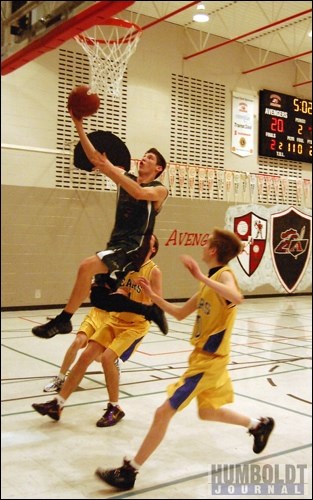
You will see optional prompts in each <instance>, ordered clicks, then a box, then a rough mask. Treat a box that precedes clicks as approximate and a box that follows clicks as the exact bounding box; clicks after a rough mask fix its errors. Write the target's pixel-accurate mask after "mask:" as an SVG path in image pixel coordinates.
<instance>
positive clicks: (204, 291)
mask: <svg viewBox="0 0 313 500" xmlns="http://www.w3.org/2000/svg"><path fill="white" fill-rule="evenodd" d="M224 271H229V272H231V273H232V275H233V277H234V279H235V282H236V285H237V287H238V289H239V286H238V282H237V280H236V277H235V275H234V273H233V271H232V269H231V268H230V267H228V266H224V267H222V268H220V269H218V270H217V271H216V273H214V274H213V275H212V276H211V277H210V278H211V279H212V280H214V281H219V278H220V276H221V274H222V273H223V272H224ZM236 314H237V307H236V304H233V303H232V302H229V301H228V300H226V299H224V297H221V295H219V294H218V293H216V292H215V291H214V290H212V288H210V287H208V286H206V285H204V284H201V286H200V290H199V302H198V310H197V317H196V321H195V324H194V328H193V332H192V337H191V340H190V341H191V344H193V345H194V346H195V347H196V348H198V349H201V350H202V351H204V352H207V353H214V354H217V355H220V356H227V355H229V351H230V336H231V332H232V328H233V324H234V321H235V318H236Z"/></svg>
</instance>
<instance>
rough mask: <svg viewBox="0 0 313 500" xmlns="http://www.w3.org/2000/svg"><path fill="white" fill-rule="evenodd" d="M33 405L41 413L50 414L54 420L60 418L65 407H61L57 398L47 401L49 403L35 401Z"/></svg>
mask: <svg viewBox="0 0 313 500" xmlns="http://www.w3.org/2000/svg"><path fill="white" fill-rule="evenodd" d="M32 407H33V408H34V410H36V411H37V412H38V413H40V415H48V416H49V417H50V418H52V420H60V416H61V413H62V410H63V408H61V407H60V405H59V403H58V401H57V399H52V401H47V403H39V404H38V403H33V404H32Z"/></svg>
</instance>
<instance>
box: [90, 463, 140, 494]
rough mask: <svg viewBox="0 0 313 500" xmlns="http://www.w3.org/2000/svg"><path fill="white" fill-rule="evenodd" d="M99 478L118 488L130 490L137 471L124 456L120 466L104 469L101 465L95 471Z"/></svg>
mask: <svg viewBox="0 0 313 500" xmlns="http://www.w3.org/2000/svg"><path fill="white" fill-rule="evenodd" d="M95 474H96V476H98V478H99V479H101V480H102V481H104V482H105V483H107V484H109V485H110V486H114V487H115V488H118V489H119V490H131V489H132V488H133V487H134V484H135V481H136V476H137V474H138V471H137V470H136V469H134V467H132V466H131V465H130V461H128V460H126V459H125V458H124V462H123V465H122V467H119V468H118V469H111V470H105V469H102V468H101V467H98V469H97V470H96V472H95Z"/></svg>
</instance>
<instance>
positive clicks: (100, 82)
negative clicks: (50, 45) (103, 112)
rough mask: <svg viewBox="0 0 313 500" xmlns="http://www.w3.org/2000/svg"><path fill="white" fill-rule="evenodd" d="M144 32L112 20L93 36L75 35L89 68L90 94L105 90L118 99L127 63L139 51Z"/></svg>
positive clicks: (128, 23)
mask: <svg viewBox="0 0 313 500" xmlns="http://www.w3.org/2000/svg"><path fill="white" fill-rule="evenodd" d="M141 33H142V30H141V28H140V27H139V26H137V25H136V24H134V23H131V22H129V21H125V20H123V19H117V18H115V17H112V18H111V19H108V20H107V21H105V23H104V25H103V26H95V27H94V37H91V36H89V35H87V34H85V33H82V34H79V35H77V36H75V37H74V38H75V40H76V42H77V43H78V44H79V45H80V46H81V47H82V48H83V49H84V51H85V52H86V54H87V56H88V60H89V65H90V92H92V93H99V92H101V91H103V92H104V93H106V94H111V95H112V96H113V97H115V98H119V97H120V95H121V90H122V82H123V76H124V73H125V71H126V68H127V63H128V60H129V59H130V57H131V56H132V54H133V53H134V52H135V50H136V48H137V44H138V42H139V39H140V36H141Z"/></svg>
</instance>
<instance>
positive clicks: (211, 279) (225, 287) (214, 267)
mask: <svg viewBox="0 0 313 500" xmlns="http://www.w3.org/2000/svg"><path fill="white" fill-rule="evenodd" d="M241 251H242V242H241V240H240V239H239V238H238V237H237V235H235V234H234V233H233V232H231V231H227V230H221V229H217V228H216V229H214V231H213V232H212V234H210V236H209V238H208V241H207V244H206V246H205V247H204V249H203V261H204V262H205V263H206V264H207V266H208V268H209V275H208V276H206V275H205V274H203V273H202V271H201V269H200V267H199V265H198V264H197V262H196V261H195V260H194V259H193V258H192V257H190V256H187V255H184V256H182V258H181V259H182V262H183V264H184V266H185V267H186V268H187V269H188V270H189V271H190V273H191V274H192V275H193V276H194V278H196V279H197V280H199V281H200V288H199V291H198V292H197V293H196V294H195V295H193V297H191V298H190V299H189V300H188V301H187V302H185V303H184V304H183V305H182V306H177V305H175V304H172V303H169V302H167V301H166V300H164V299H163V298H162V297H160V296H159V295H158V294H157V293H155V292H154V291H153V290H152V288H151V286H150V284H149V282H148V281H147V280H146V279H144V278H140V279H139V280H138V283H139V284H140V285H141V286H142V288H143V290H144V291H145V292H146V293H147V294H148V295H149V296H150V297H151V299H152V301H153V302H154V303H156V304H157V305H158V306H159V307H160V308H161V309H163V310H164V311H165V312H167V313H168V314H171V315H172V316H174V317H175V318H176V319H178V320H182V319H184V318H186V316H188V315H189V314H191V313H193V312H194V311H197V316H196V321H195V324H194V328H193V333H192V336H191V344H192V345H193V346H194V350H193V351H192V353H191V355H190V357H189V363H188V368H187V370H186V372H185V373H184V374H183V375H182V376H181V377H180V379H179V380H178V381H177V382H176V383H175V384H171V385H170V386H169V387H168V399H167V400H166V401H165V402H164V403H163V404H162V405H161V406H160V407H159V408H158V409H157V410H156V412H155V416H154V420H153V422H152V425H151V427H150V430H149V431H148V434H147V435H146V437H145V439H144V441H143V443H142V445H141V447H140V448H139V451H138V453H137V454H136V455H135V457H134V458H133V459H130V460H128V459H126V458H124V463H123V465H122V467H119V468H118V469H111V470H104V469H102V468H98V469H97V470H96V475H97V476H98V477H99V478H100V479H102V480H103V481H104V482H106V483H107V484H109V485H111V486H114V487H116V488H118V489H120V490H127V489H131V488H133V486H134V484H135V480H136V475H137V473H138V471H139V469H140V467H141V466H142V465H143V463H144V462H145V461H146V460H147V459H148V458H149V457H150V455H151V454H152V453H153V452H154V451H155V449H156V448H157V447H158V446H159V444H160V443H161V441H162V440H163V438H164V436H165V433H166V430H167V427H168V425H169V423H170V420H171V419H172V417H173V416H174V415H175V413H176V412H177V411H180V410H182V409H183V408H185V407H186V406H187V405H188V404H189V403H190V401H191V400H192V399H193V398H196V399H197V404H198V415H199V418H200V419H202V420H209V421H216V422H224V423H228V424H234V425H240V426H243V427H245V428H246V429H247V430H248V432H249V433H250V434H251V435H253V436H254V445H253V451H254V452H255V453H260V452H261V451H262V450H263V449H264V448H265V446H266V443H267V441H268V438H269V435H270V433H271V432H272V430H273V427H274V420H273V419H272V418H271V417H262V418H261V419H254V418H250V417H249V416H246V415H242V414H240V413H237V412H235V411H233V410H231V409H229V408H222V407H223V406H224V405H225V404H228V403H231V402H233V399H234V393H233V387H232V382H231V379H230V376H229V373H228V370H227V364H228V362H229V354H230V337H231V332H232V328H233V324H234V321H235V317H236V309H237V305H238V304H240V303H241V302H242V301H243V296H242V294H241V292H240V289H239V286H238V283H237V280H236V277H235V275H234V273H233V271H232V269H231V268H230V267H229V266H228V265H227V264H228V262H229V261H230V260H231V259H233V258H234V257H236V256H237V255H239V254H240V253H241Z"/></svg>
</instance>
